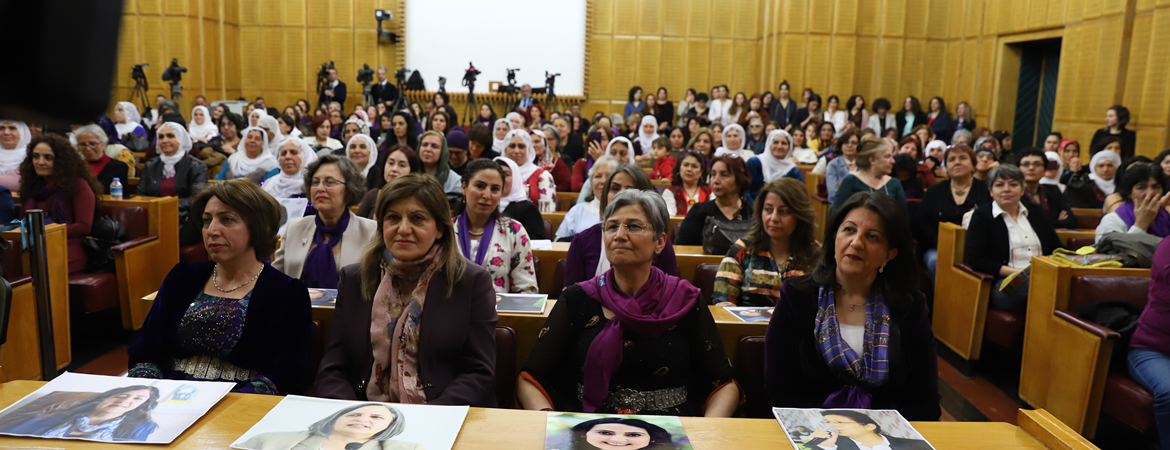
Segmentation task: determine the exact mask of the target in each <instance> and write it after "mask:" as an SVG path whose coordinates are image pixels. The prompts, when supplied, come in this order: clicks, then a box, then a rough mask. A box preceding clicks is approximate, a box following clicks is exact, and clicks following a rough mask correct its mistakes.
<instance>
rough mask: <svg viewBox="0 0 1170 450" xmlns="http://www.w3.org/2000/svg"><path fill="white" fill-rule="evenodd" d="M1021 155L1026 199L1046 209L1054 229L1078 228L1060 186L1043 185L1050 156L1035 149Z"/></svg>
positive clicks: (1075, 217)
mask: <svg viewBox="0 0 1170 450" xmlns="http://www.w3.org/2000/svg"><path fill="white" fill-rule="evenodd" d="M1019 155H1020V171H1021V172H1023V174H1024V198H1025V199H1027V200H1028V201H1030V202H1032V203H1035V204H1036V205H1039V206H1040V208H1042V209H1044V211H1045V212H1046V213H1047V215H1048V222H1049V223H1051V224H1052V226H1053V227H1056V228H1067V229H1075V228H1077V216H1076V214H1074V213H1073V211H1072V207H1070V206H1068V204H1067V203H1065V201H1064V194H1063V193H1061V192H1060V186H1058V185H1055V184H1044V183H1042V181H1043V179H1044V177H1045V175H1044V174H1045V172H1047V171H1048V164H1049V161H1048V156H1047V155H1045V154H1044V152H1041V151H1040V149H1038V148H1035V147H1031V148H1028V149H1025V150H1024V151H1022V152H1020V153H1019Z"/></svg>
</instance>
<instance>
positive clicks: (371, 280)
mask: <svg viewBox="0 0 1170 450" xmlns="http://www.w3.org/2000/svg"><path fill="white" fill-rule="evenodd" d="M375 217H376V219H375V221H376V222H377V223H378V228H379V229H380V230H381V231H382V239H377V240H374V241H373V242H371V244H370V245H369V246H367V247H366V250H365V252H364V253H363V255H362V260H361V263H360V264H351V265H349V266H346V267H345V268H343V269H342V271H341V277H340V278H341V281H340V283H339V286H340V287H341V288H340V289H339V290H338V293H337V315H336V317H335V318H334V324H335V328H334V330H337V332H335V333H334V334H333V338H332V342H331V343H330V344H329V349H328V350H327V351H326V353H325V356H324V358H323V359H322V361H321V369H320V371H319V372H318V374H317V384H316V387H317V392H318V393H319V394H320V395H321V396H322V397H326V398H345V399H368V400H371V401H380V402H393V403H413V404H421V403H428V404H437V405H472V406H484V407H492V406H495V404H496V398H495V395H494V394H493V390H492V383H493V380H494V375H493V373H494V367H495V361H496V346H495V339H494V333H495V326H496V320H497V316H496V311H495V296H494V295H493V292H494V291H493V289H492V287H491V286H492V283H491V276H490V275H489V274H488V273H487V271H485V270H484V269H483V268H481V267H479V266H477V265H473V264H468V263H467V259H465V258H463V256H462V255H461V254H460V253H459V246H458V244H457V243H456V233H455V224H454V222H453V221H452V220H451V210H450V208H449V206H448V204H447V196H446V193H445V192H444V189H443V186H442V185H440V184H439V182H438V181H436V180H435V179H434V178H433V177H430V176H426V175H422V174H406V175H403V176H401V177H398V178H395V179H394V181H392V182H390V184H387V185H386V187H384V188H382V191H381V193H380V194H378V206H377V208H376V213H375ZM375 299H377V300H375ZM371 302H373V307H372V308H371V306H370V305H371ZM424 307H425V308H426V309H428V310H433V311H438V312H440V313H441V314H425V311H424ZM371 323H379V324H389V323H393V324H397V325H396V326H394V327H393V328H392V329H388V328H387V329H385V330H386V332H385V333H381V334H372V333H371V332H370V329H371ZM370 355H374V356H373V357H371V356H370Z"/></svg>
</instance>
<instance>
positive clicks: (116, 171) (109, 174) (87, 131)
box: [73, 125, 191, 195]
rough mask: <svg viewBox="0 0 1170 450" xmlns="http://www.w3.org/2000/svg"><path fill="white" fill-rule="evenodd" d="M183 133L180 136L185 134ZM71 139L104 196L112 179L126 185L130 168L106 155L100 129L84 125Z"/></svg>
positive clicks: (104, 133)
mask: <svg viewBox="0 0 1170 450" xmlns="http://www.w3.org/2000/svg"><path fill="white" fill-rule="evenodd" d="M168 129H169V128H168ZM185 131H186V130H184V132H183V133H182V134H186V133H185ZM162 133H163V129H162V127H159V134H162ZM73 137H74V139H75V140H76V141H77V150H78V151H80V152H81V157H82V158H84V159H85V164H86V165H87V166H89V172H90V173H91V174H93V176H94V177H96V178H97V180H98V183H101V185H102V189H104V192H103V193H104V194H109V193H110V183H113V182H114V178H117V179H119V180H122V184H126V182H128V181H129V180H130V178H129V177H130V167H129V166H127V165H126V163H124V162H122V161H118V160H116V159H113V158H110V157H109V155H106V141H107V140H108V138H107V137H106V132H105V131H103V130H102V128H101V127H99V126H97V125H86V126H84V127H81V128H78V129H77V130H76V131H74V132H73ZM160 141H161V139H160ZM158 146H160V147H161V146H162V142H159V143H158ZM174 149H178V146H177V145H176V146H175V147H174ZM190 149H191V146H190V144H188V145H187V150H190ZM160 150H161V149H160ZM185 155H186V152H183V155H179V156H178V158H182V157H183V156H185ZM143 195H145V194H143Z"/></svg>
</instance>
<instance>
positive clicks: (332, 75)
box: [317, 69, 345, 111]
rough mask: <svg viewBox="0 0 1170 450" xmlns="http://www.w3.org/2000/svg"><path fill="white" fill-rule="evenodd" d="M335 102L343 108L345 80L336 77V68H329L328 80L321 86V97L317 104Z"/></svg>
mask: <svg viewBox="0 0 1170 450" xmlns="http://www.w3.org/2000/svg"><path fill="white" fill-rule="evenodd" d="M329 102H337V103H338V104H340V106H341V110H342V111H344V110H345V82H343V81H341V80H338V79H337V69H329V81H327V82H325V84H323V85H322V86H321V97H320V98H319V99H318V100H317V104H324V103H329Z"/></svg>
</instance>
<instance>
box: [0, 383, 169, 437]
mask: <svg viewBox="0 0 1170 450" xmlns="http://www.w3.org/2000/svg"><path fill="white" fill-rule="evenodd" d="M158 399H159V392H158V388H156V387H154V386H145V385H134V386H125V387H119V388H114V389H110V390H108V391H105V392H102V393H100V394H97V395H95V396H93V397H90V398H87V399H85V400H82V401H81V402H79V403H77V404H76V405H73V406H70V407H68V408H66V409H62V410H57V411H44V410H40V411H28V412H25V411H21V410H16V411H13V412H12V413H10V414H9V415H8V416H7V417H5V418H4V419H3V420H2V421H0V432H3V433H8V434H22V435H32V436H42V437H60V438H77V439H88V440H98V441H110V442H126V441H138V442H143V441H146V440H147V439H148V438H149V437H150V435H151V433H154V431H155V430H157V429H158V424H157V423H155V422H154V419H153V418H152V417H151V416H150V413H151V412H152V411H154V408H155V407H157V406H158Z"/></svg>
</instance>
